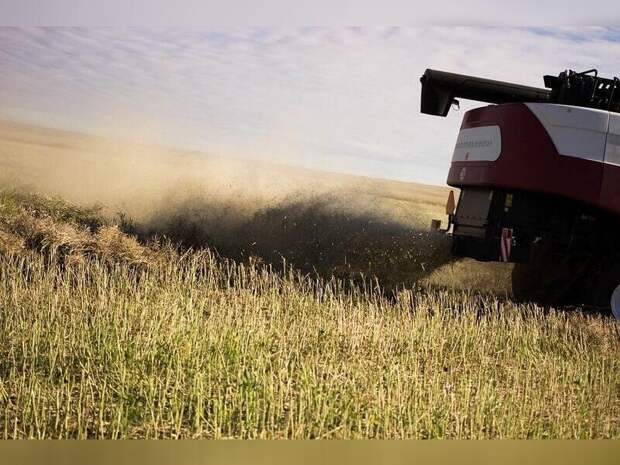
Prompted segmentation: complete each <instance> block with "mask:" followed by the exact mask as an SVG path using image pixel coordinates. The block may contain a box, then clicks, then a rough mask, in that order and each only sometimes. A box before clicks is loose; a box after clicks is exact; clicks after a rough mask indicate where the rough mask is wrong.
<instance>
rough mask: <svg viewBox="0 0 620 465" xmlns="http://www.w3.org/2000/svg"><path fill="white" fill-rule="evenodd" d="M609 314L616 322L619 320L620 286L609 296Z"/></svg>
mask: <svg viewBox="0 0 620 465" xmlns="http://www.w3.org/2000/svg"><path fill="white" fill-rule="evenodd" d="M611 313H612V314H613V315H614V318H615V319H616V320H620V284H619V285H618V286H617V287H616V289H615V290H614V292H613V294H612V295H611Z"/></svg>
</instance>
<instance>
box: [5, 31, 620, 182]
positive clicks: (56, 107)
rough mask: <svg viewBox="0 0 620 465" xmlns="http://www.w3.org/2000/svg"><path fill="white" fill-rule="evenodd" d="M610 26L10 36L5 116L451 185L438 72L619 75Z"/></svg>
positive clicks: (534, 80)
mask: <svg viewBox="0 0 620 465" xmlns="http://www.w3.org/2000/svg"><path fill="white" fill-rule="evenodd" d="M619 36H620V31H618V30H609V29H601V28H589V29H583V28H579V29H554V30H527V29H510V28H472V27H450V28H436V27H432V28H357V29H352V28H336V29H326V28H305V29H283V28H280V29H275V28H260V29H242V30H238V31H234V32H226V33H222V32H220V33H214V32H203V31H188V30H164V31H152V30H150V31H141V30H116V29H90V30H85V29H26V30H17V29H9V28H0V101H2V102H3V107H2V108H0V112H1V113H3V114H4V115H5V116H6V117H17V118H22V119H27V120H30V121H33V122H37V123H41V124H49V125H56V126H62V127H69V128H73V129H79V130H86V131H98V132H104V133H112V134H116V135H122V136H131V135H137V137H139V138H141V139H144V140H152V141H153V142H157V143H166V144H169V145H180V146H185V147H188V148H197V149H202V150H206V151H210V152H218V153H224V154H231V155H235V156H245V157H256V158H268V159H276V160H278V161H285V162H289V163H295V164H301V165H304V166H310V167H315V168H324V169H334V170H339V171H347V172H352V173H357V174H365V175H372V176H387V177H395V178H399V179H410V180H418V181H426V182H435V183H441V182H443V180H444V178H445V172H446V170H447V167H448V164H449V158H450V153H451V149H452V144H453V141H454V138H455V136H456V131H457V128H458V125H459V124H460V118H461V117H462V114H463V110H465V109H467V108H470V107H472V106H475V104H468V103H466V104H465V105H463V107H464V108H463V110H462V111H461V112H460V113H452V114H451V115H449V117H448V118H446V119H441V118H435V117H430V116H426V115H420V114H419V91H420V89H419V83H418V78H419V76H420V75H421V74H422V73H423V71H424V69H425V68H427V67H432V68H438V69H445V70H450V71H456V72H461V73H464V74H473V75H480V76H485V77H489V78H495V79H501V80H509V81H514V82H521V83H524V84H531V85H537V86H541V85H542V75H544V74H556V73H558V72H559V71H561V70H563V69H565V68H574V69H586V68H591V67H597V68H599V70H600V72H601V74H603V75H613V74H614V73H616V74H618V70H619V69H620V43H619V42H618V37H619Z"/></svg>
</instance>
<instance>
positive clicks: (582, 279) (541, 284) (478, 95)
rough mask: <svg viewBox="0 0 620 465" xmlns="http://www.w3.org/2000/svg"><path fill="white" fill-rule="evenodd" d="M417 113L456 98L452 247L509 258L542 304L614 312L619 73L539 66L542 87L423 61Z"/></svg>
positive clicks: (619, 201) (618, 289)
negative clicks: (464, 104) (459, 116)
mask: <svg viewBox="0 0 620 465" xmlns="http://www.w3.org/2000/svg"><path fill="white" fill-rule="evenodd" d="M420 81H421V82H422V98H421V111H422V113H426V114H430V115H437V116H446V115H447V114H448V112H449V111H450V108H451V107H453V106H455V105H458V100H457V99H459V98H463V99H468V100H476V101H480V102H486V103H490V104H492V105H488V106H484V107H480V108H476V109H473V110H470V111H468V112H466V113H465V114H464V116H463V121H462V124H461V129H460V132H459V134H458V137H457V140H456V145H455V148H454V153H453V156H452V165H451V167H450V171H449V173H448V184H449V185H450V186H453V187H457V188H459V189H460V196H459V201H458V204H457V205H456V208H455V209H453V211H450V212H448V213H449V221H448V222H449V224H448V228H447V230H448V231H449V232H450V233H451V234H452V252H453V254H454V255H456V256H465V257H471V258H474V259H477V260H481V261H504V262H514V263H516V265H515V267H514V271H513V277H512V278H513V279H512V280H513V293H514V294H515V297H517V298H518V299H521V300H531V301H536V302H539V303H543V304H558V303H577V302H579V303H585V304H591V305H596V306H607V307H609V306H610V304H611V308H612V312H613V313H614V315H615V316H616V317H617V318H620V81H619V80H618V78H613V79H606V78H602V77H600V76H598V72H597V71H596V70H589V71H585V72H582V73H577V72H574V71H570V70H567V71H564V72H562V73H560V74H559V75H558V76H545V77H544V85H545V88H537V87H530V86H523V85H519V84H513V83H508V82H502V81H494V80H490V79H482V78H478V77H473V76H465V75H460V74H454V73H446V72H442V71H435V70H431V69H427V70H426V72H425V73H424V75H423V76H422V78H421V79H420Z"/></svg>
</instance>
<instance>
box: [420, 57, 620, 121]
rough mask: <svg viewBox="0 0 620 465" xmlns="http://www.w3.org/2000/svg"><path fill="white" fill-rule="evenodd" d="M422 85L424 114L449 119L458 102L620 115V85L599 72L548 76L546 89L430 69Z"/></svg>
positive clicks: (571, 72)
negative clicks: (552, 105) (566, 107)
mask: <svg viewBox="0 0 620 465" xmlns="http://www.w3.org/2000/svg"><path fill="white" fill-rule="evenodd" d="M420 82H421V83H422V99H421V111H422V113H426V114H428V115H437V116H446V115H447V114H448V112H449V111H450V107H451V106H452V105H453V104H457V105H458V100H457V98H464V99H467V100H476V101H479V102H487V103H495V104H500V103H517V102H522V103H526V102H529V103H558V104H565V105H574V106H580V107H586V108H597V109H600V110H607V111H613V112H620V81H619V80H618V78H617V77H615V78H613V79H606V78H601V77H599V76H598V72H597V70H595V69H591V70H588V71H584V72H581V73H577V72H575V71H571V70H567V71H564V72H562V73H560V74H559V75H558V76H544V83H545V87H546V89H544V88H539V87H530V86H524V85H521V84H514V83H511V82H503V81H495V80H492V79H485V78H479V77H475V76H467V75H464V74H456V73H447V72H445V71H436V70H433V69H427V70H426V71H425V73H424V75H423V76H422V77H421V78H420Z"/></svg>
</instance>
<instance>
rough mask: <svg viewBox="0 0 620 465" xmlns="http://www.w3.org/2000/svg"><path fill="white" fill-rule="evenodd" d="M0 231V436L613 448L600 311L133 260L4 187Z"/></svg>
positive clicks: (187, 256) (108, 240)
mask: <svg viewBox="0 0 620 465" xmlns="http://www.w3.org/2000/svg"><path fill="white" fill-rule="evenodd" d="M32 205H37V207H32ZM0 231H2V234H0V244H2V245H0V308H2V311H1V312H0V434H2V435H3V436H4V437H5V438H25V437H31V438H85V437H89V438H95V437H100V438H130V437H133V438H138V437H139V438H144V437H148V438H178V437H209V438H220V437H235V438H257V437H261V438H280V437H282V438H284V437H286V438H367V437H372V438H506V437H509V438H549V437H551V438H618V437H620V399H619V396H618V393H619V392H620V359H619V358H618V353H619V352H618V351H619V349H620V343H619V339H618V326H617V323H615V322H613V321H612V320H611V319H609V318H605V317H603V316H600V315H587V314H584V313H582V312H579V311H574V312H563V311H560V310H553V309H551V310H544V309H541V308H538V307H536V306H529V305H528V306H524V305H515V304H513V303H511V302H510V301H509V300H505V299H501V298H498V297H493V296H482V295H480V294H477V293H476V292H473V291H450V290H436V289H435V290H434V289H432V288H426V287H421V286H419V285H416V284H413V285H412V286H408V287H406V288H405V289H403V288H402V287H401V289H400V290H399V291H397V292H395V293H386V292H384V291H383V290H382V289H380V288H378V287H377V285H376V284H375V285H369V284H368V281H361V282H360V284H359V285H358V284H354V283H353V284H351V283H349V284H348V285H347V283H346V280H338V279H323V278H320V277H314V276H306V275H302V274H300V273H298V272H294V271H292V270H291V269H288V270H287V271H285V272H282V271H280V272H275V271H273V270H272V269H270V266H269V265H263V264H261V263H260V262H259V261H258V260H256V259H254V258H252V259H248V260H246V261H245V262H243V263H240V262H237V261H232V260H228V259H223V258H220V257H218V256H216V255H214V254H213V253H212V252H210V251H209V250H208V249H201V250H196V251H191V250H189V251H185V252H183V251H180V250H177V249H176V248H174V247H171V246H169V245H165V244H162V243H153V244H151V245H144V244H140V243H138V242H137V241H136V239H134V238H131V237H129V236H126V235H125V234H123V233H122V232H121V231H120V230H119V229H118V228H117V227H116V226H115V225H114V224H113V223H112V222H109V221H105V220H103V219H100V218H98V217H97V215H96V214H95V213H94V212H92V211H90V212H84V211H81V210H80V209H75V208H74V207H71V206H69V205H66V204H63V203H62V202H60V201H56V200H53V199H46V198H40V197H32V196H30V197H28V196H24V195H23V194H16V193H14V192H13V193H5V194H3V195H2V196H1V197H0ZM403 237H404V236H403ZM7 244H13V245H7ZM422 245H423V243H420V242H418V243H417V246H418V247H421V246H422ZM67 257H71V259H70V260H68V259H67ZM378 282H380V281H375V283H378Z"/></svg>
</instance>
